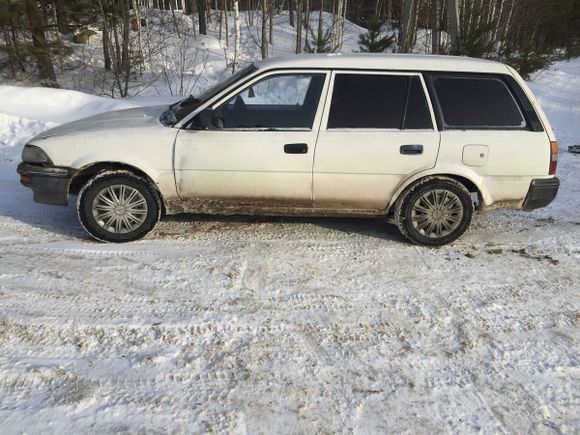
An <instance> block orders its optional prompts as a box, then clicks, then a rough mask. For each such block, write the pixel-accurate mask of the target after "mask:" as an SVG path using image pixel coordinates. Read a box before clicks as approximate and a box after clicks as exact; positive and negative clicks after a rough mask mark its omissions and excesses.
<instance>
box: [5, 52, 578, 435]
mask: <svg viewBox="0 0 580 435" xmlns="http://www.w3.org/2000/svg"><path fill="white" fill-rule="evenodd" d="M531 85H532V87H533V89H534V92H536V94H537V95H538V96H539V98H540V101H541V103H542V105H543V107H544V109H545V110H546V112H547V115H548V117H549V118H550V120H551V122H552V124H553V126H554V127H555V130H556V134H557V136H558V138H559V140H560V145H561V150H562V151H561V154H560V163H559V169H558V176H559V177H560V178H561V181H562V188H561V192H560V194H559V196H558V198H557V199H556V200H555V202H554V203H553V204H551V205H550V206H549V207H547V208H545V209H541V210H537V211H534V212H532V213H525V212H515V211H497V212H493V213H488V214H484V215H480V216H478V217H476V219H475V221H474V223H473V225H472V228H471V230H470V231H469V232H468V233H467V234H466V235H465V236H464V237H462V238H461V239H460V240H459V241H457V242H455V243H454V244H452V245H450V246H445V247H442V248H439V249H427V248H421V247H414V246H410V245H408V244H406V243H405V242H404V241H403V239H402V238H401V237H400V236H399V234H398V232H397V230H396V228H395V227H393V226H389V225H387V224H385V223H383V222H381V221H374V220H362V219H342V220H338V219H296V218H291V219H290V218H245V217H234V218H221V217H220V218H218V217H208V216H192V215H189V216H179V217H172V218H167V219H165V220H164V221H162V222H161V224H160V225H159V226H158V227H157V229H156V230H155V231H154V233H152V234H151V235H150V237H148V239H146V240H143V241H139V242H136V243H131V244H125V245H121V246H113V245H105V244H100V243H96V242H94V241H92V240H90V239H88V238H87V236H86V235H85V233H84V231H83V230H82V228H81V226H80V225H79V223H78V221H77V218H76V215H75V212H74V209H73V208H72V207H69V208H68V209H67V208H61V207H51V206H44V205H40V204H35V203H33V202H32V195H31V192H30V191H29V190H28V189H26V188H24V187H21V186H20V185H19V183H18V179H17V176H16V173H15V167H16V163H17V160H18V159H19V153H20V149H21V146H22V144H23V143H25V141H26V140H27V138H29V137H30V136H32V135H34V134H36V133H37V132H39V131H41V130H43V129H45V128H47V127H50V126H53V125H56V124H58V123H61V122H63V121H65V120H69V119H71V118H72V117H82V116H86V115H88V114H91V113H94V112H98V111H103V110H110V109H113V108H122V107H129V106H130V105H138V104H147V103H149V102H150V100H145V101H144V100H141V101H138V100H137V101H135V100H133V101H129V102H126V101H114V100H105V99H101V98H98V97H92V96H89V95H85V94H79V93H75V92H74V91H58V90H48V89H26V88H11V87H0V432H1V433H3V434H10V433H22V432H27V433H59V434H60V433H95V432H120V431H123V432H125V431H130V432H140V431H143V432H145V431H147V432H231V433H305V432H306V433H312V432H323V433H332V432H340V433H344V432H353V431H354V432H356V433H365V434H366V433H413V434H414V433H435V432H454V433H469V432H483V433H498V432H499V433H501V432H508V433H530V432H537V433H578V432H579V431H580V388H579V387H578V386H579V385H580V365H579V355H578V348H579V346H578V343H579V339H580V334H579V329H578V328H579V324H580V300H579V298H578V295H579V290H580V262H579V259H580V213H579V210H580V177H579V174H580V157H578V156H575V155H572V154H570V153H567V152H566V151H565V149H566V148H567V146H568V145H570V144H572V143H580V60H575V61H571V62H560V63H557V64H555V65H554V66H553V67H552V68H551V69H550V70H549V71H545V72H543V73H542V74H540V75H539V76H538V77H537V78H536V79H535V81H534V82H533V83H532V84H531ZM18 101H20V103H18ZM8 102H10V104H8Z"/></svg>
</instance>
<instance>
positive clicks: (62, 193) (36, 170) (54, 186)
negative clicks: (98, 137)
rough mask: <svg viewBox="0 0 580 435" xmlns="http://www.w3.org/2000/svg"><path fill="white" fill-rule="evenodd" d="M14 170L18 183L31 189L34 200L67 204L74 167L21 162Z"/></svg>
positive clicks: (52, 203)
mask: <svg viewBox="0 0 580 435" xmlns="http://www.w3.org/2000/svg"><path fill="white" fill-rule="evenodd" d="M16 170H17V172H18V174H20V183H22V185H23V186H26V187H30V188H31V189H32V192H33V194H34V196H33V199H34V201H35V202H40V203H43V204H51V205H65V206H66V205H68V190H69V185H70V182H71V180H72V177H73V176H74V173H75V170H74V169H72V168H57V167H45V166H40V165H33V164H30V163H25V162H22V163H20V164H19V165H18V168H17V169H16Z"/></svg>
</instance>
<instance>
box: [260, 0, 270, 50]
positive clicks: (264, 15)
mask: <svg viewBox="0 0 580 435" xmlns="http://www.w3.org/2000/svg"><path fill="white" fill-rule="evenodd" d="M260 44H261V45H260V48H261V50H262V59H266V58H267V57H268V0H262V39H261V43H260Z"/></svg>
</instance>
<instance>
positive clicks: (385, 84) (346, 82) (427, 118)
mask: <svg viewBox="0 0 580 435" xmlns="http://www.w3.org/2000/svg"><path fill="white" fill-rule="evenodd" d="M328 128H329V129H337V128H361V129H403V128H407V129H424V128H427V129H432V128H433V124H432V121H431V114H430V112H429V108H428V106H427V100H426V98H425V93H424V91H423V87H422V85H421V81H420V80H419V78H418V77H417V76H409V75H392V74H348V73H338V74H336V76H335V78H334V87H333V91H332V102H331V106H330V114H329V117H328Z"/></svg>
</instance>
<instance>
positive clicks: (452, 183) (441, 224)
mask: <svg viewBox="0 0 580 435" xmlns="http://www.w3.org/2000/svg"><path fill="white" fill-rule="evenodd" d="M431 203H433V204H437V205H436V206H435V205H433V206H432V207H430V208H428V207H429V205H430V204H431ZM426 208H427V211H425V209H426ZM473 211H474V206H473V200H472V199H471V194H470V193H469V191H468V190H467V189H466V188H465V186H464V185H463V184H461V183H459V182H458V181H456V180H454V179H452V178H445V177H427V178H424V179H422V180H420V181H418V182H417V183H415V184H413V185H411V186H410V187H409V188H407V189H406V190H405V191H404V192H403V193H402V194H401V196H400V197H399V199H398V200H397V203H396V205H395V222H396V224H397V227H398V228H399V231H400V232H401V234H402V235H403V236H404V237H405V238H406V239H407V240H409V241H410V242H411V243H414V244H416V245H427V246H440V245H445V244H447V243H451V242H453V241H454V240H457V239H458V238H459V237H461V235H463V233H465V231H466V230H467V228H468V227H469V224H470V223H471V219H472V217H473Z"/></svg>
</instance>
